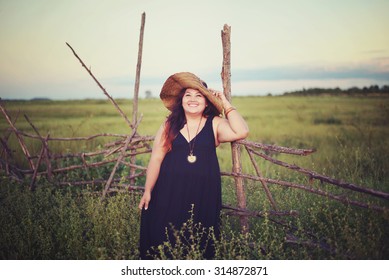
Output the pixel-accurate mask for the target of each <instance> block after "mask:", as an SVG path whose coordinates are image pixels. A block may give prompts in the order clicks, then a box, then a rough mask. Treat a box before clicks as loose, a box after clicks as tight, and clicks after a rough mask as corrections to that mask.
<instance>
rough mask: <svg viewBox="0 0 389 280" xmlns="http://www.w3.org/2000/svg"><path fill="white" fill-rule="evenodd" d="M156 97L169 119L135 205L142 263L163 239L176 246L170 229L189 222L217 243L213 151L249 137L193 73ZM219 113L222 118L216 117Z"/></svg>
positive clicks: (209, 251)
mask: <svg viewBox="0 0 389 280" xmlns="http://www.w3.org/2000/svg"><path fill="white" fill-rule="evenodd" d="M160 97H161V99H162V101H163V103H164V105H165V106H166V107H167V108H168V109H169V110H170V111H171V113H170V115H169V116H168V117H167V120H166V121H165V122H164V123H163V124H162V125H161V127H160V128H159V130H158V132H157V134H156V136H155V140H154V145H153V150H152V153H151V158H150V162H149V165H148V168H147V177H146V183H145V192H144V194H143V197H142V198H141V201H140V203H139V208H140V209H141V210H142V217H141V229H140V256H141V258H142V259H147V258H152V256H153V254H154V255H155V254H156V253H157V251H156V250H155V248H156V247H157V246H158V245H160V244H162V243H163V242H164V241H166V240H167V237H169V240H170V241H171V242H173V243H174V241H175V240H174V237H173V233H172V229H173V228H174V229H176V230H180V228H181V227H182V225H183V224H184V223H185V222H187V221H188V220H189V219H190V218H192V219H193V222H194V223H196V224H198V223H200V224H201V226H203V227H204V228H205V229H208V230H212V232H213V233H214V235H215V236H216V238H217V237H218V235H219V215H220V209H221V180H220V170H219V164H218V160H217V156H216V147H217V146H218V145H219V144H220V143H223V142H231V141H235V140H239V139H244V138H246V137H247V135H248V126H247V124H246V122H245V121H244V119H243V118H242V116H241V115H240V114H239V113H238V111H237V110H236V109H235V108H234V107H232V106H231V104H230V102H229V101H228V100H227V99H226V97H225V96H224V94H223V93H221V92H219V91H215V90H210V89H208V88H207V85H206V84H205V83H204V82H203V81H201V80H200V79H199V78H198V77H197V76H195V75H194V74H192V73H188V72H181V73H176V74H174V75H172V76H170V77H169V78H168V79H167V80H166V82H165V83H164V85H163V87H162V90H161V94H160ZM223 111H224V115H225V117H226V118H221V117H220V116H219V115H220V114H221V113H222V112H223ZM203 241H204V240H202V242H203ZM201 247H202V249H204V251H205V254H204V257H205V258H212V257H213V254H214V251H213V248H212V243H210V244H208V246H207V245H206V242H205V241H204V244H201Z"/></svg>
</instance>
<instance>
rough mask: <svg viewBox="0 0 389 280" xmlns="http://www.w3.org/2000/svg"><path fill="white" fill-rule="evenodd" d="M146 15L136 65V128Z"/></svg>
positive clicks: (142, 25) (134, 112)
mask: <svg viewBox="0 0 389 280" xmlns="http://www.w3.org/2000/svg"><path fill="white" fill-rule="evenodd" d="M145 21H146V13H142V20H141V27H140V34H139V46H138V47H139V49H138V62H137V64H136V78H135V86H134V98H133V101H132V102H133V104H132V106H133V107H132V108H133V110H132V124H133V126H135V124H136V123H137V118H138V95H139V83H140V71H141V67H142V51H143V35H144V32H145Z"/></svg>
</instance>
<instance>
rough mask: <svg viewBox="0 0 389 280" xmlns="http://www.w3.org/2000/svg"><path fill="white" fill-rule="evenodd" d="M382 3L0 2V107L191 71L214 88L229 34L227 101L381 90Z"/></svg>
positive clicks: (385, 27)
mask: <svg viewBox="0 0 389 280" xmlns="http://www.w3.org/2000/svg"><path fill="white" fill-rule="evenodd" d="M388 11H389V1H387V0H322V1H320V0H294V1H286V0H284V1H281V0H239V1H236V0H230V1H224V0H212V1H211V0H197V1H196V0H192V1H185V0H164V1H152V0H0V97H1V98H2V99H31V98H50V99H56V100H57V99H58V100H60V99H85V98H105V96H104V95H103V93H102V91H101V89H100V88H99V87H98V86H97V85H96V83H95V82H94V81H93V80H92V78H91V77H90V76H89V74H88V73H87V72H86V71H85V69H84V68H82V67H81V64H80V63H79V62H78V60H77V59H76V58H75V56H74V55H73V53H72V52H71V50H70V49H69V48H68V47H67V46H66V42H67V43H69V44H70V45H71V46H72V47H73V48H74V50H75V51H76V52H77V53H78V55H79V56H80V57H81V58H82V60H83V61H84V62H85V64H86V65H87V66H88V67H89V68H90V69H91V71H92V72H93V74H94V75H95V76H96V78H97V79H98V80H99V81H100V82H101V84H102V85H103V86H104V88H105V89H106V90H107V92H108V93H109V94H110V95H111V96H113V97H114V98H132V97H133V94H134V83H135V75H136V64H137V58H138V44H139V31H140V25H141V16H142V13H143V12H145V13H146V24H145V33H144V42H143V57H142V68H141V80H140V82H141V84H140V90H139V95H140V97H142V96H144V95H145V92H146V91H151V93H152V95H153V96H154V97H157V96H158V95H159V92H160V89H161V87H162V85H163V82H164V81H165V80H166V79H167V78H168V77H169V76H170V75H172V74H174V73H176V72H181V71H189V72H193V73H195V74H196V75H198V76H199V77H201V78H202V79H203V80H205V81H206V82H207V83H208V85H209V87H212V88H215V89H221V88H222V83H221V78H220V72H221V67H222V62H223V58H222V42H221V30H222V29H223V26H224V24H227V25H229V26H231V81H232V95H233V96H234V95H237V96H238V95H266V94H268V93H271V94H281V93H283V92H285V91H292V90H300V89H302V88H311V87H324V88H332V87H340V88H349V87H352V86H358V87H363V86H370V85H373V84H377V85H380V86H381V85H388V84H389V36H388V34H389V17H388V16H387V14H388V13H387V12H388Z"/></svg>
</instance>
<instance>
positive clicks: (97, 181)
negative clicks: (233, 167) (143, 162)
mask: <svg viewBox="0 0 389 280" xmlns="http://www.w3.org/2000/svg"><path fill="white" fill-rule="evenodd" d="M144 175H145V171H142V172H140V173H138V174H135V175H134V176H133V177H130V176H126V177H124V179H126V180H130V179H133V178H138V177H141V176H144ZM122 180H123V178H114V179H112V183H111V186H112V185H114V183H115V182H120V181H122ZM104 183H106V180H104V179H94V180H88V181H65V182H58V183H57V184H58V185H60V186H83V185H96V184H104ZM107 193H108V191H107ZM100 194H101V193H100Z"/></svg>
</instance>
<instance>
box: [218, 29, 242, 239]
mask: <svg viewBox="0 0 389 280" xmlns="http://www.w3.org/2000/svg"><path fill="white" fill-rule="evenodd" d="M221 37H222V45H223V66H222V72H221V78H222V81H223V92H224V95H225V96H226V98H227V99H228V100H229V101H230V102H231V40H230V38H231V27H230V26H228V25H227V24H225V25H224V27H223V30H222V32H221ZM231 151H232V170H233V172H236V173H241V171H242V165H241V158H240V146H239V145H238V144H237V143H234V142H233V143H231ZM234 179H235V186H236V198H237V200H238V205H239V207H240V208H242V209H244V208H246V205H247V203H246V194H245V190H244V185H243V179H242V178H239V177H236V178H234ZM240 224H241V228H242V232H243V233H247V232H248V231H249V222H248V218H247V217H245V216H240Z"/></svg>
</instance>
